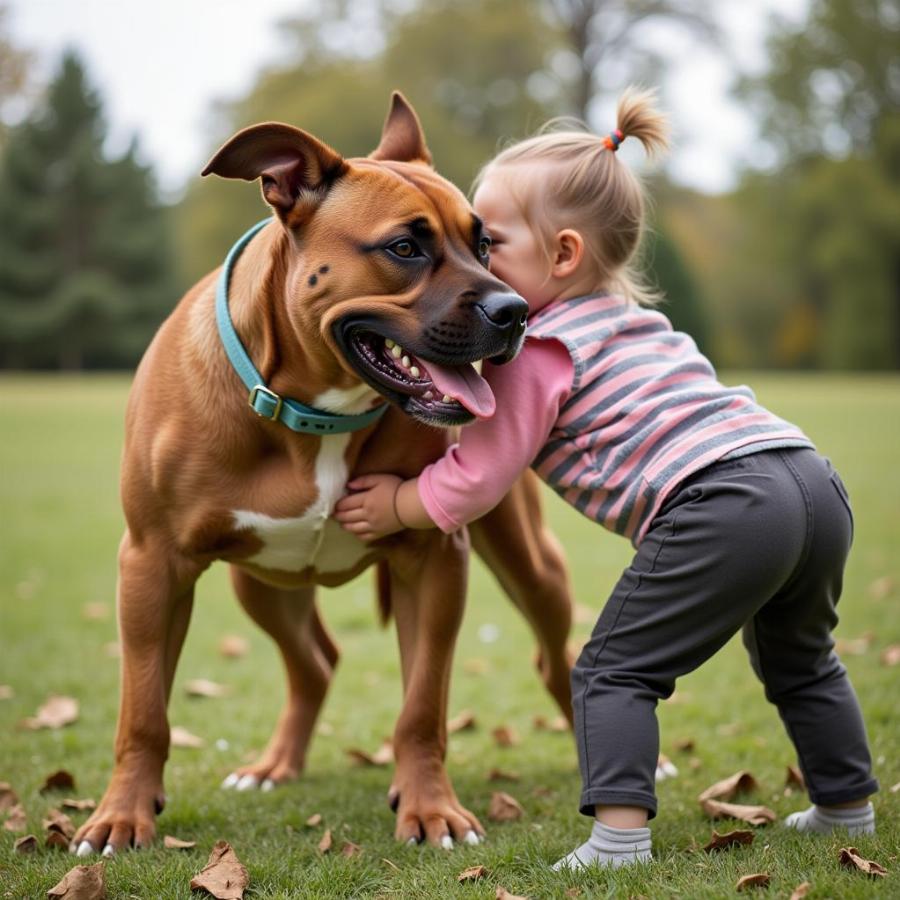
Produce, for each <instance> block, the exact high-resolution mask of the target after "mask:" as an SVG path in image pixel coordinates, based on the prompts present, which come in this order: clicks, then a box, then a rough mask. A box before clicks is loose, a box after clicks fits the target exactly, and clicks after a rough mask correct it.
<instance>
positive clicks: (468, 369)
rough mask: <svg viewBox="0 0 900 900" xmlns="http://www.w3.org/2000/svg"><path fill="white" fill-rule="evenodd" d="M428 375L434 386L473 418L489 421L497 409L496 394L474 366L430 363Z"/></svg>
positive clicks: (428, 364) (427, 364)
mask: <svg viewBox="0 0 900 900" xmlns="http://www.w3.org/2000/svg"><path fill="white" fill-rule="evenodd" d="M425 365H426V366H427V367H428V374H429V375H431V380H432V381H433V382H434V386H435V387H436V388H437V389H438V390H439V391H440V392H441V393H442V394H446V395H447V396H448V397H452V398H453V399H454V400H457V401H458V402H459V403H461V404H462V405H463V406H464V407H465V408H466V409H467V410H468V411H469V412H470V413H472V415H473V416H477V417H478V418H479V419H488V418H490V417H491V416H492V415H493V414H494V410H495V409H496V408H497V401H496V400H495V399H494V392H493V391H492V390H491V388H490V385H489V384H488V383H487V382H486V381H485V380H484V379H483V378H482V377H481V376H480V375H479V374H478V373H477V372H476V371H475V369H474V368H472V366H469V365H465V366H457V367H453V368H451V367H450V366H440V365H438V364H437V363H433V362H429V363H426V364H425Z"/></svg>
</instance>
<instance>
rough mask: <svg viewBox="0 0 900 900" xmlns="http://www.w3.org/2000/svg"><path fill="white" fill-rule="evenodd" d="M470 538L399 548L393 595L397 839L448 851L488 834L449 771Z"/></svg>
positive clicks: (393, 564) (434, 538)
mask: <svg viewBox="0 0 900 900" xmlns="http://www.w3.org/2000/svg"><path fill="white" fill-rule="evenodd" d="M466 543H467V540H466V538H465V536H464V535H459V534H457V535H451V536H444V535H440V534H437V533H431V534H429V536H428V537H427V538H421V537H419V538H417V539H416V540H415V545H414V546H404V547H402V548H398V550H397V551H396V553H395V555H392V557H391V560H390V579H391V585H390V591H391V602H392V608H393V611H394V615H395V616H396V621H397V633H398V637H399V642H400V656H401V664H402V667H403V688H404V700H403V709H402V710H401V713H400V717H399V718H398V720H397V726H396V729H395V731H394V755H395V757H396V760H397V766H396V772H395V777H394V785H393V788H392V793H393V795H394V798H395V799H396V800H397V801H398V807H397V827H396V832H395V833H396V837H397V838H398V840H401V841H404V842H410V841H420V840H422V839H427V840H428V841H429V842H431V843H432V844H435V845H436V846H443V847H445V848H447V849H449V848H450V847H452V846H453V839H454V838H455V839H456V840H459V841H467V842H469V843H477V841H478V835H479V834H483V829H482V827H481V824H480V823H479V822H478V819H476V818H475V816H474V815H472V813H470V812H469V811H468V810H467V809H465V808H464V807H463V806H462V805H461V804H460V802H459V800H458V799H457V797H456V794H455V792H454V790H453V786H452V785H451V783H450V779H449V777H448V775H447V771H446V768H445V766H444V758H445V755H446V749H447V695H448V692H449V687H450V669H451V664H452V661H453V649H454V645H455V643H456V635H457V633H458V631H459V626H460V622H461V620H462V613H463V607H464V604H465V591H466V581H467V566H468V549H467V546H466Z"/></svg>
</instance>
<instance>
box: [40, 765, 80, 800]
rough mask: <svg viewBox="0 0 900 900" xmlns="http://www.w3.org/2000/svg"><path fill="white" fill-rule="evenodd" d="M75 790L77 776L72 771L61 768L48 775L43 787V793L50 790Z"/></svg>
mask: <svg viewBox="0 0 900 900" xmlns="http://www.w3.org/2000/svg"><path fill="white" fill-rule="evenodd" d="M69 789H71V790H73V791H74V790H75V778H74V776H73V775H72V773H71V772H67V771H66V770H65V769H60V770H59V771H58V772H54V773H53V774H52V775H48V776H47V777H46V779H45V780H44V784H43V786H42V787H41V793H42V794H46V793H47V792H48V791H66V790H69Z"/></svg>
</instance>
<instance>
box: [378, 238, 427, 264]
mask: <svg viewBox="0 0 900 900" xmlns="http://www.w3.org/2000/svg"><path fill="white" fill-rule="evenodd" d="M387 249H388V250H389V251H390V252H391V253H393V254H394V256H399V257H400V259H414V258H415V257H417V256H421V255H422V251H421V250H420V249H419V246H418V244H416V243H415V241H410V240H406V239H404V240H401V241H394V243H393V244H388V248H387Z"/></svg>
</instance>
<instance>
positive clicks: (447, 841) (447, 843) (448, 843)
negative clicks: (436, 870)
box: [441, 834, 453, 850]
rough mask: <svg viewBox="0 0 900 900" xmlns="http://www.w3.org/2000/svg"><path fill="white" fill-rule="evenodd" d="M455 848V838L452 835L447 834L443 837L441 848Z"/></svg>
mask: <svg viewBox="0 0 900 900" xmlns="http://www.w3.org/2000/svg"><path fill="white" fill-rule="evenodd" d="M452 849H453V838H452V837H450V835H449V834H445V835H444V836H443V837H442V838H441V850H452Z"/></svg>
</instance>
